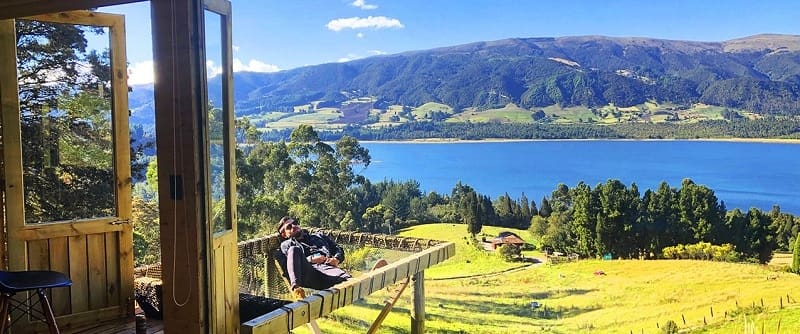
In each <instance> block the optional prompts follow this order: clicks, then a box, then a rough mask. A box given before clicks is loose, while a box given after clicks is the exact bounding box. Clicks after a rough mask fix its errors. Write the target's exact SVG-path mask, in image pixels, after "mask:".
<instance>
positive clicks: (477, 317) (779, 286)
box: [296, 224, 800, 333]
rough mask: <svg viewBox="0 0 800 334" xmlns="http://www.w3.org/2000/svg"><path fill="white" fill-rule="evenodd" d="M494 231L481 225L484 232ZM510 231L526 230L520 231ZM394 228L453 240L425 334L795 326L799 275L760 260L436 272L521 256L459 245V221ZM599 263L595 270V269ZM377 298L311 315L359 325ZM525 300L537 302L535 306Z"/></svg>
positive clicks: (403, 322)
mask: <svg viewBox="0 0 800 334" xmlns="http://www.w3.org/2000/svg"><path fill="white" fill-rule="evenodd" d="M500 230H501V229H500V228H495V227H485V228H484V230H483V232H484V233H485V234H487V235H494V234H496V233H497V232H499V231H500ZM503 230H507V229H503ZM511 231H514V232H517V233H518V234H519V235H520V236H521V237H523V238H529V235H528V234H527V232H526V231H518V230H511ZM400 234H401V235H404V236H415V237H423V238H430V237H439V238H446V239H447V240H450V241H453V242H455V243H456V252H457V253H456V254H457V255H456V256H454V257H453V258H451V259H449V260H448V261H446V262H445V263H443V264H441V265H438V266H436V267H434V268H431V269H429V270H426V271H425V277H426V283H425V294H426V304H425V310H426V314H427V315H426V323H425V324H426V332H427V333H506V332H512V333H629V332H631V331H632V332H634V333H661V329H660V328H659V327H661V326H664V324H665V323H666V322H667V321H668V320H672V321H675V322H676V323H677V324H678V326H679V328H680V329H682V330H686V329H691V330H692V331H690V332H697V333H750V332H748V331H745V330H744V329H746V328H755V329H757V330H758V331H751V332H759V333H760V332H761V328H762V326H763V328H764V329H765V331H764V333H796V332H798V331H800V302H799V301H800V300H798V299H800V292H798V291H800V276H797V275H794V274H789V273H785V272H777V271H772V270H771V269H769V268H768V267H764V266H758V265H751V264H733V263H719V262H704V261H671V260H670V261H667V260H663V261H639V260H611V261H601V260H582V261H578V262H572V263H564V264H558V265H549V264H540V265H532V266H529V267H526V268H524V269H520V270H516V271H515V270H512V271H510V272H507V273H501V274H497V275H487V276H473V277H468V278H459V279H442V278H446V277H452V276H458V275H459V274H472V275H475V274H479V273H487V274H490V273H497V272H500V271H503V270H504V269H508V268H513V267H516V266H519V265H520V263H506V262H503V261H502V260H500V259H499V258H497V257H495V256H494V255H491V254H486V253H483V251H478V250H476V249H475V248H473V247H472V246H470V245H468V244H467V243H466V240H465V237H466V226H464V225H461V224H431V225H421V226H415V227H412V228H409V229H407V230H404V231H402V232H401V233H400ZM528 255H529V256H537V254H536V253H531V254H528ZM467 261H470V263H466V262H467ZM600 271H602V272H603V273H604V274H602V275H601V274H595V273H596V272H597V273H599V272H600ZM461 276H463V275H461ZM787 296H788V298H789V301H787ZM386 297H387V294H386V292H383V291H381V292H376V293H374V294H373V295H371V296H370V297H369V298H367V299H366V300H364V301H362V302H358V303H356V304H354V305H352V306H348V307H346V308H343V309H341V310H338V311H336V312H334V313H333V315H331V316H329V317H328V318H327V319H323V320H321V321H319V323H320V325H321V327H322V330H323V332H325V333H353V332H364V331H365V329H366V328H367V327H368V326H369V323H370V322H371V321H372V319H374V318H375V317H376V316H377V314H378V312H379V309H380V305H382V301H383V299H384V298H386ZM796 298H797V299H796ZM762 300H763V303H764V306H763V308H762V307H761V301H762ZM410 301H411V297H410V294H409V292H408V290H407V291H406V292H405V293H404V295H403V297H402V298H401V299H400V301H398V304H397V305H396V306H395V309H394V310H393V312H392V313H391V314H390V315H389V316H388V318H387V319H386V321H385V322H384V326H383V327H382V328H381V331H380V333H407V332H408V328H409V324H410V320H409V315H408V314H409V309H410V304H409V303H410ZM532 302H537V303H539V304H540V305H542V307H539V308H536V309H534V308H532V307H531V303H532ZM781 302H782V303H783V307H784V308H783V309H782V310H780V309H779V308H780V306H781ZM737 304H738V306H739V308H737ZM754 305H755V307H753V306H754ZM545 310H546V311H545ZM761 310H764V311H765V312H761ZM712 311H713V316H712V314H711V313H712ZM683 319H685V320H686V323H685V324H684V321H683ZM704 320H705V322H706V323H708V324H709V325H708V326H704V325H703V322H704ZM778 323H780V331H778V329H777V325H778ZM657 326H658V327H657ZM296 332H297V333H307V330H306V329H305V328H300V329H298V330H296Z"/></svg>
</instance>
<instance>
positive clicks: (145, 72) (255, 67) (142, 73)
mask: <svg viewBox="0 0 800 334" xmlns="http://www.w3.org/2000/svg"><path fill="white" fill-rule="evenodd" d="M233 71H234V72H277V71H280V68H278V66H276V65H272V64H267V63H264V62H262V61H258V60H255V59H251V60H250V61H249V62H247V63H246V64H245V63H243V62H242V61H241V60H239V59H238V58H236V59H234V60H233ZM220 73H222V66H220V65H218V64H216V63H215V62H214V61H212V60H209V61H207V62H206V75H208V77H209V78H213V77H215V76H217V75H219V74H220ZM154 81H155V77H154V69H153V61H152V60H148V61H143V62H140V63H136V64H133V65H131V66H130V67H128V84H129V85H141V84H149V83H153V82H154Z"/></svg>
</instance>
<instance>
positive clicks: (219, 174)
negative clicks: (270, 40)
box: [205, 10, 232, 234]
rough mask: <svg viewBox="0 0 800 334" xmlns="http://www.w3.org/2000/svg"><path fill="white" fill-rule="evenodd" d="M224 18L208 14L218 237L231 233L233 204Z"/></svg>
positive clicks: (213, 219) (212, 169)
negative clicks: (228, 148)
mask: <svg viewBox="0 0 800 334" xmlns="http://www.w3.org/2000/svg"><path fill="white" fill-rule="evenodd" d="M223 19H224V17H223V16H222V15H220V14H217V13H215V12H212V11H209V10H206V11H205V43H206V76H207V80H208V83H207V85H206V89H207V90H206V96H207V97H208V101H206V113H207V114H206V116H207V120H208V124H207V126H208V128H207V129H208V166H209V173H208V176H209V180H208V181H209V185H210V189H209V191H210V195H211V204H210V205H211V210H210V213H211V224H212V226H213V233H214V234H218V233H220V232H224V231H227V230H230V229H231V219H230V211H229V210H230V209H229V208H230V203H229V200H228V198H229V196H228V194H229V192H228V191H229V189H228V188H229V185H228V183H229V174H230V173H229V170H228V169H229V168H231V166H229V165H228V163H227V161H228V159H227V158H226V153H227V152H226V147H228V140H230V139H229V138H228V136H227V132H228V131H227V129H228V127H229V126H230V124H227V123H228V121H227V120H228V113H230V112H232V110H228V106H227V104H226V103H225V101H224V99H225V96H224V95H225V89H224V85H225V82H226V78H227V76H229V75H230V73H227V72H228V69H227V66H226V65H225V61H226V60H225V58H224V51H225V48H224V47H223V27H224V21H223Z"/></svg>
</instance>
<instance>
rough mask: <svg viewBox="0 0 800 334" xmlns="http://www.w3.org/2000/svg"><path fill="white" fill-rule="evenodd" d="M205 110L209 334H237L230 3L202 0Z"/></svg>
mask: <svg viewBox="0 0 800 334" xmlns="http://www.w3.org/2000/svg"><path fill="white" fill-rule="evenodd" d="M203 7H204V9H205V10H204V19H203V23H204V24H203V30H204V36H205V48H204V50H205V60H206V64H207V71H206V80H205V83H206V92H205V93H206V94H205V96H206V101H207V103H206V108H205V115H204V117H203V118H204V130H202V131H203V132H204V133H203V135H204V136H203V138H204V139H205V140H204V141H205V145H204V146H205V149H204V150H205V152H206V158H205V159H204V162H203V164H204V165H205V167H206V168H205V180H206V182H207V183H206V184H207V186H206V188H205V189H207V190H208V191H207V194H206V203H207V205H206V207H207V210H206V214H207V217H208V218H207V219H206V222H207V226H208V228H209V230H208V233H209V236H210V240H211V242H210V243H209V247H211V249H210V250H209V254H210V255H211V256H210V263H209V266H208V268H209V271H210V272H209V273H208V277H209V280H210V284H209V289H210V291H209V292H210V294H209V297H208V298H209V312H210V315H209V317H210V319H209V323H210V326H209V328H210V332H212V333H238V332H239V277H238V272H239V271H238V266H239V253H238V246H237V241H238V239H237V229H236V215H235V213H236V184H235V182H236V177H235V170H236V164H235V138H234V135H233V134H234V133H233V130H234V115H233V113H234V110H233V65H232V57H233V51H232V50H233V47H232V44H231V4H230V2H229V1H227V0H204V1H203Z"/></svg>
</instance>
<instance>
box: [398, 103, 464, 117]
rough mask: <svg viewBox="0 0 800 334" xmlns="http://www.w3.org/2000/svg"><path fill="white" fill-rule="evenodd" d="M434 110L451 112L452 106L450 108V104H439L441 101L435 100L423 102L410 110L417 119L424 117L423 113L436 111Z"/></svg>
mask: <svg viewBox="0 0 800 334" xmlns="http://www.w3.org/2000/svg"><path fill="white" fill-rule="evenodd" d="M401 109H402V107H401ZM436 111H440V112H444V113H447V114H452V113H453V108H451V107H450V106H448V105H446V104H441V103H436V102H428V103H425V104H423V105H421V106H419V107H416V108H414V109H413V110H411V113H412V114H413V115H414V116H415V117H416V118H417V119H424V118H425V114H428V113H430V112H436Z"/></svg>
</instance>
